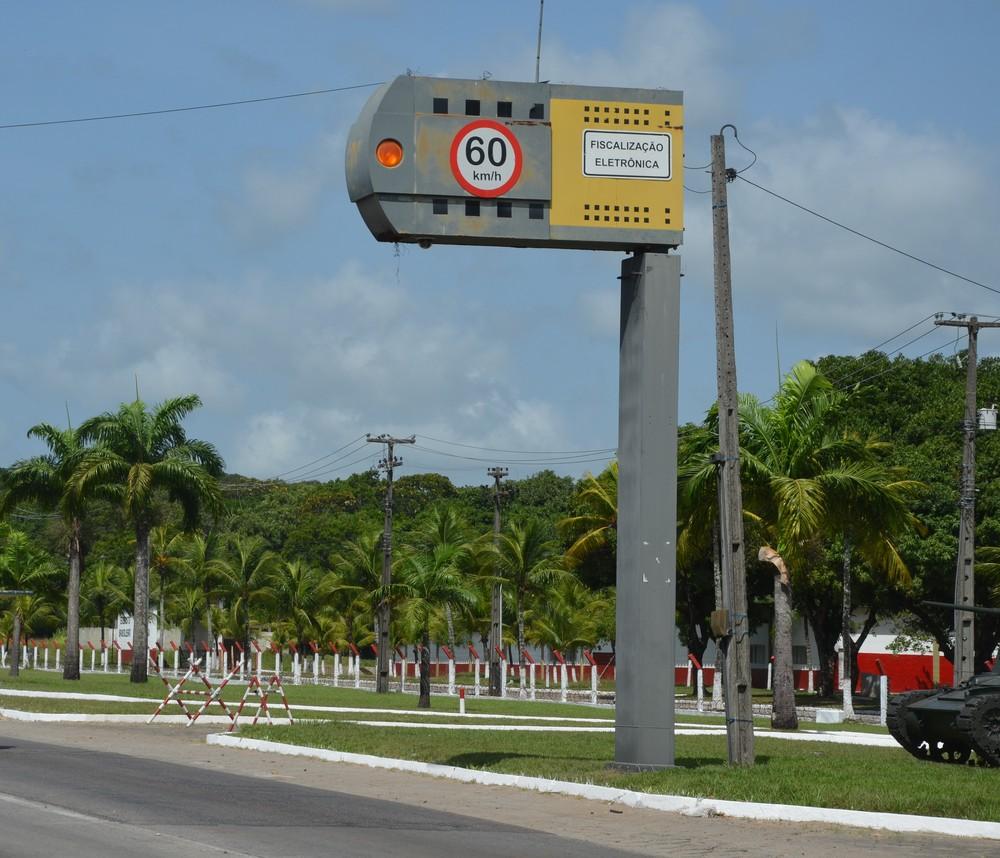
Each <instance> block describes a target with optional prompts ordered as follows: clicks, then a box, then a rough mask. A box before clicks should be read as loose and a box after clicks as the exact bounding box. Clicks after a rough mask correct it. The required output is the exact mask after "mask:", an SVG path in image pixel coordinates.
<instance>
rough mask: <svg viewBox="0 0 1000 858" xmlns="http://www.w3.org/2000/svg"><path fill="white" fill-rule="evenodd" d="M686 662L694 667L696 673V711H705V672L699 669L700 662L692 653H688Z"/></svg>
mask: <svg viewBox="0 0 1000 858" xmlns="http://www.w3.org/2000/svg"><path fill="white" fill-rule="evenodd" d="M688 662H690V664H691V665H692V666H693V667H694V669H695V673H696V675H697V680H696V684H697V692H698V711H699V712H704V711H705V672H704V671H703V670H702V669H701V662H700V661H698V659H696V658H695V657H694V654H693V653H690V652H689V653H688Z"/></svg>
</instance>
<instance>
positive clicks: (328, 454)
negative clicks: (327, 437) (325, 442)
mask: <svg viewBox="0 0 1000 858" xmlns="http://www.w3.org/2000/svg"><path fill="white" fill-rule="evenodd" d="M364 437H365V436H364V435H359V436H358V437H357V438H355V439H354V440H353V441H348V442H347V443H346V444H344V446H343V447H338V448H337V449H336V450H334V451H333V452H332V453H327V454H326V455H325V456H320V457H319V458H318V459H313V460H312V461H311V462H306V463H305V464H304V465H299V466H298V467H297V468H292V469H291V470H289V471H282V472H281V473H280V474H275V475H274V476H273V477H271V479H272V480H278V479H281V477H284V476H286V475H287V474H294V473H295V472H296V471H303V470H305V469H306V468H308V467H311V466H312V465H315V464H316V463H317V462H322V461H324V460H326V459H329V458H330V457H331V456H336V455H337V453H339V452H341V451H342V450H346V449H347V448H348V447H353V446H354V445H355V444H357V443H358V442H359V441H361V440H362V439H363V438H364Z"/></svg>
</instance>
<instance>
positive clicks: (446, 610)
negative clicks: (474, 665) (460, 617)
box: [444, 602, 455, 652]
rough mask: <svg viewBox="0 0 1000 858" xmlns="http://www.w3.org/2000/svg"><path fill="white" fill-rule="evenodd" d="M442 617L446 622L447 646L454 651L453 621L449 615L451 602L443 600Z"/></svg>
mask: <svg viewBox="0 0 1000 858" xmlns="http://www.w3.org/2000/svg"><path fill="white" fill-rule="evenodd" d="M444 618H445V621H446V622H447V624H448V648H449V649H450V650H451V651H452V652H454V651H455V621H454V619H453V618H452V615H451V604H450V603H448V602H445V605H444Z"/></svg>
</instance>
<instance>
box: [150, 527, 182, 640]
mask: <svg viewBox="0 0 1000 858" xmlns="http://www.w3.org/2000/svg"><path fill="white" fill-rule="evenodd" d="M185 548H186V539H185V537H184V534H182V533H174V534H171V533H170V529H169V528H168V527H167V526H166V525H163V524H161V525H158V526H156V527H154V528H153V529H152V531H151V532H150V534H149V571H150V572H152V573H155V574H156V580H157V585H158V586H157V589H158V590H159V595H160V607H159V611H158V613H157V615H156V626H157V631H158V633H159V637H158V639H157V641H156V645H157V646H158V647H159V648H160V649H163V632H164V631H165V629H166V627H167V587H168V586H169V584H168V581H169V580H171V579H172V578H173V577H174V576H175V575H176V574H177V573H179V572H182V571H183V570H184V567H185V566H186V565H187V558H186V557H185V556H184V553H185Z"/></svg>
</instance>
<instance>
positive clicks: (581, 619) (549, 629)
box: [528, 575, 613, 654]
mask: <svg viewBox="0 0 1000 858" xmlns="http://www.w3.org/2000/svg"><path fill="white" fill-rule="evenodd" d="M603 599H604V596H603V595H599V594H596V593H594V592H593V591H592V590H590V589H589V588H588V587H586V586H585V585H584V584H583V583H581V582H580V581H579V580H577V579H576V578H575V577H573V576H569V575H567V576H565V577H564V578H563V579H562V580H560V581H559V582H558V583H557V584H556V585H555V586H554V587H550V588H549V589H548V590H547V591H546V592H545V595H544V596H542V597H541V598H539V599H538V600H537V603H536V605H535V607H534V608H533V609H532V612H531V614H532V618H531V623H530V625H529V631H528V633H529V637H531V639H532V642H534V643H539V644H543V645H545V646H547V647H548V648H549V649H550V650H551V649H557V650H560V651H561V652H564V653H567V654H572V653H573V652H574V651H575V650H577V649H578V648H580V647H588V646H589V647H592V646H595V645H596V644H597V642H598V641H599V640H600V637H601V633H600V629H599V625H598V623H599V620H600V619H601V616H600V615H601V614H602V613H603V611H604V609H605V605H604V604H602V603H603ZM612 604H613V603H612Z"/></svg>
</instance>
